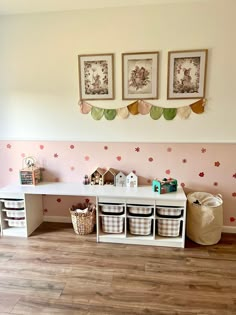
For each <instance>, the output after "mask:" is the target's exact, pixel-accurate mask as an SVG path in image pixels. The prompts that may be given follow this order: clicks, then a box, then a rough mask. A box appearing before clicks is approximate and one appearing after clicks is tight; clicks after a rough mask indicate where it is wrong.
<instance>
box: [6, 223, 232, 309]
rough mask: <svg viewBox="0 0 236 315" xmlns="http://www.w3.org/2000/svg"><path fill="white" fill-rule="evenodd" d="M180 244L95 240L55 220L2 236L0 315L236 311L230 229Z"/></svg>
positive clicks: (92, 235) (91, 236) (93, 236)
mask: <svg viewBox="0 0 236 315" xmlns="http://www.w3.org/2000/svg"><path fill="white" fill-rule="evenodd" d="M186 245H187V246H186V248H185V249H177V248H167V247H166V248H164V247H152V246H138V245H122V244H105V243H96V238H95V234H90V235H88V236H78V235H75V234H74V231H73V229H72V225H71V224H59V223H57V224H55V223H44V224H43V225H42V226H41V227H40V228H39V229H38V230H37V231H36V232H35V233H34V234H33V235H32V236H31V237H29V238H28V239H22V238H11V237H4V238H0V314H1V315H3V314H5V315H6V314H23V315H37V314H42V315H46V314H48V315H51V314H57V315H67V314H68V315H72V314H73V315H80V314H86V315H89V314H91V315H92V314H94V315H95V314H96V315H106V314H112V315H113V314H114V315H117V314H122V315H131V314H132V315H133V314H147V315H148V314H157V315H159V314H160V315H162V314H163V315H172V314H173V315H174V314H179V315H191V314H198V315H208V314H209V315H213V314H217V315H224V314H226V315H229V314H236V234H235V235H232V234H231V235H230V234H224V235H222V240H221V242H220V243H219V244H217V245H214V246H200V245H196V244H193V243H192V242H190V241H187V244H186Z"/></svg>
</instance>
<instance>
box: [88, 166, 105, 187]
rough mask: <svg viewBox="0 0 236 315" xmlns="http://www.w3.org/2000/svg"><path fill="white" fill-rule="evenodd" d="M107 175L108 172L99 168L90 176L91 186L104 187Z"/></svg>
mask: <svg viewBox="0 0 236 315" xmlns="http://www.w3.org/2000/svg"><path fill="white" fill-rule="evenodd" d="M105 173H106V170H104V169H102V168H100V167H98V168H97V169H96V170H95V171H94V172H93V173H92V174H91V176H90V184H91V185H103V184H104V174H105Z"/></svg>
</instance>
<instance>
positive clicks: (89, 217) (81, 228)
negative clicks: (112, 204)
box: [70, 206, 96, 235]
mask: <svg viewBox="0 0 236 315" xmlns="http://www.w3.org/2000/svg"><path fill="white" fill-rule="evenodd" d="M75 208H76V207H75V206H72V208H71V209H70V214H71V221H72V224H73V228H74V231H75V233H76V234H79V235H86V234H90V233H92V232H93V230H94V226H95V222H96V209H95V207H94V206H93V207H92V208H90V211H88V212H87V213H78V212H76V211H75ZM77 209H78V208H77Z"/></svg>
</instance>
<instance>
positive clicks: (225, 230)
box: [222, 226, 236, 233]
mask: <svg viewBox="0 0 236 315" xmlns="http://www.w3.org/2000/svg"><path fill="white" fill-rule="evenodd" d="M222 232H223V233H236V226H223V230H222Z"/></svg>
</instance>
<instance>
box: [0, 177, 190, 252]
mask: <svg viewBox="0 0 236 315" xmlns="http://www.w3.org/2000/svg"><path fill="white" fill-rule="evenodd" d="M42 195H59V196H85V197H96V204H97V241H98V242H113V243H126V244H143V245H156V246H174V247H184V240H185V225H186V196H185V194H184V192H183V189H182V188H181V187H179V188H178V191H177V192H173V193H168V194H163V195H159V194H157V193H156V192H153V191H152V187H151V186H141V187H137V188H133V187H115V186H112V185H105V186H99V185H94V186H93V185H83V184H81V183H44V182H43V183H40V184H38V185H36V186H21V185H9V186H6V187H3V188H1V189H0V199H1V200H2V201H1V202H0V211H1V231H2V235H3V236H5V235H12V236H24V237H28V236H29V235H30V234H31V233H32V232H33V231H34V230H35V229H36V228H37V227H38V226H39V225H40V224H41V223H42V222H43V206H42ZM4 199H23V200H24V201H25V218H26V226H25V227H24V228H18V227H15V228H14V227H9V226H7V223H6V221H5V220H4V211H3V210H4ZM100 203H108V204H109V203H111V204H114V203H117V204H123V205H124V209H125V213H124V231H123V233H121V234H120V235H116V234H106V233H103V232H102V229H101V222H100V219H101V216H102V214H101V213H100V211H99V208H100V207H99V204H100ZM129 204H132V205H137V206H138V205H144V204H145V205H146V204H147V205H151V206H153V209H154V210H155V208H156V206H157V205H158V206H163V207H179V208H180V207H181V208H182V209H183V211H182V216H181V218H180V221H181V231H180V235H179V236H178V237H161V236H158V234H157V229H156V222H157V220H158V217H157V215H156V213H155V212H156V211H154V213H153V215H152V216H151V218H150V219H151V220H152V232H151V234H150V235H148V236H134V235H130V234H129V231H128V227H127V226H128V219H129V217H128V213H127V206H128V205H129Z"/></svg>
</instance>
